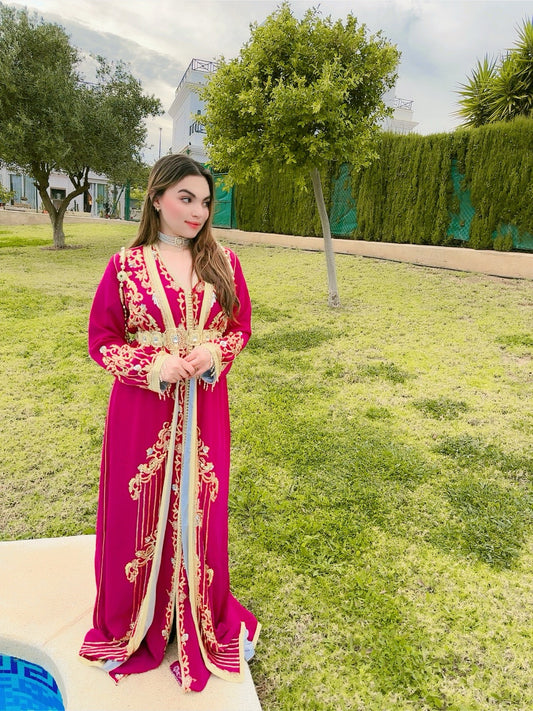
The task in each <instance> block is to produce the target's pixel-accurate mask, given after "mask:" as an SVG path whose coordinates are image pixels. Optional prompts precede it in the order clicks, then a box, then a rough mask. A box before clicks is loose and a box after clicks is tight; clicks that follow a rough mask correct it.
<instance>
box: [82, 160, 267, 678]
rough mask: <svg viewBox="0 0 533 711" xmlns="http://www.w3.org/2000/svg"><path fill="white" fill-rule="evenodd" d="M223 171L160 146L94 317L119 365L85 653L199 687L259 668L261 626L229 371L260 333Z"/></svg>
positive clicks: (93, 336)
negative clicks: (230, 224) (219, 226)
mask: <svg viewBox="0 0 533 711" xmlns="http://www.w3.org/2000/svg"><path fill="white" fill-rule="evenodd" d="M213 193H214V189H213V179H212V176H211V174H210V173H209V171H208V170H206V169H205V168H204V167H203V166H202V165H200V164H199V163H196V162H195V161H193V160H192V159H190V158H189V157H188V156H184V155H180V154H176V155H169V156H165V157H163V158H160V159H159V160H158V161H157V163H156V164H155V166H154V168H153V170H152V172H151V175H150V179H149V183H148V190H147V197H146V200H145V204H144V208H143V214H142V218H141V222H140V226H139V232H138V236H137V239H136V240H135V242H134V243H133V245H132V247H131V248H129V249H127V250H123V251H122V252H121V253H120V254H117V255H115V256H114V257H113V258H112V259H111V260H110V262H109V264H108V266H107V269H106V271H105V273H104V275H103V277H102V280H101V282H100V285H99V286H98V289H97V291H96V295H95V297H94V302H93V305H92V309H91V314H90V320H89V352H90V355H91V357H92V358H93V359H94V360H95V361H96V362H97V363H98V364H99V365H101V366H102V367H104V368H105V369H106V370H108V371H109V372H110V373H111V374H112V375H113V376H114V378H115V380H114V383H113V387H112V391H111V396H110V400H109V408H108V413H107V418H106V425H105V432H104V445H103V453H102V466H101V479H100V492H99V504H98V516H97V527H96V560H95V565H96V585H97V597H96V603H95V609H94V618H93V629H91V630H90V631H89V632H88V633H87V635H86V637H85V641H84V644H83V646H82V648H81V650H80V654H81V656H82V657H84V658H85V659H87V660H89V661H91V662H95V663H98V664H100V665H101V666H103V668H104V669H105V670H106V671H108V672H109V673H110V674H111V676H112V677H113V678H114V679H115V680H118V679H119V678H120V677H121V676H123V675H126V674H130V673H138V672H143V671H147V670H148V669H152V668H154V667H156V666H158V665H159V664H160V663H161V661H162V659H163V656H164V654H165V651H166V648H167V645H168V644H169V638H170V637H171V631H172V629H173V627H174V626H175V632H176V635H175V637H176V639H175V643H174V642H172V645H174V644H175V647H174V651H173V656H174V657H175V661H173V662H172V663H171V669H172V671H173V673H174V674H175V676H176V678H177V679H178V681H179V683H180V684H181V686H182V687H183V689H185V690H187V691H188V690H193V691H201V690H202V689H203V688H204V686H205V684H206V683H207V680H208V678H209V675H210V674H211V673H212V674H215V675H217V676H219V677H222V678H224V679H228V680H236V681H239V680H241V679H242V678H243V666H244V661H245V660H247V659H249V658H250V657H251V656H252V654H253V651H254V645H255V643H256V640H257V637H258V635H259V629H260V625H259V624H258V622H257V620H256V619H255V617H254V616H253V615H252V613H251V612H249V611H248V610H246V609H245V608H244V607H243V606H242V605H241V604H240V603H239V602H238V601H237V600H236V599H235V598H234V597H233V596H232V594H231V592H230V588H229V572H228V550H227V544H228V540H227V538H228V512H227V503H228V486H229V463H230V429H229V410H228V393H227V384H226V375H227V373H228V371H229V369H230V367H231V364H232V362H233V360H234V358H235V357H236V356H237V355H238V354H239V352H240V351H241V350H242V349H243V348H244V346H245V345H246V343H247V341H248V339H249V337H250V318H251V305H250V298H249V295H248V290H247V287H246V282H245V280H244V276H243V273H242V270H241V266H240V263H239V260H238V259H237V257H236V255H235V254H234V253H233V252H232V251H231V250H229V249H226V248H222V247H221V246H220V245H219V244H218V243H217V242H216V240H215V239H214V237H213V234H212V231H211V216H212V212H213V207H214V194H213Z"/></svg>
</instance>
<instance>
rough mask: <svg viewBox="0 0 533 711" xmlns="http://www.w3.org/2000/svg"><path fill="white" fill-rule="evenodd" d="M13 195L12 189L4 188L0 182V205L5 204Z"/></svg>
mask: <svg viewBox="0 0 533 711" xmlns="http://www.w3.org/2000/svg"><path fill="white" fill-rule="evenodd" d="M14 197H15V191H14V190H8V189H7V188H4V186H3V185H2V184H0V205H5V204H6V203H8V202H9V201H10V200H12V199H13V198H14Z"/></svg>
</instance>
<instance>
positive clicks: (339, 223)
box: [329, 163, 357, 237]
mask: <svg viewBox="0 0 533 711" xmlns="http://www.w3.org/2000/svg"><path fill="white" fill-rule="evenodd" d="M351 182H352V181H351V177H350V168H349V166H348V164H347V163H343V164H342V165H341V168H340V171H339V174H338V176H337V177H336V178H334V179H333V186H332V191H331V210H330V215H329V225H330V229H331V234H332V235H334V236H336V237H349V236H352V235H353V233H354V232H355V230H356V229H357V206H356V204H355V200H354V197H353V195H352V185H351Z"/></svg>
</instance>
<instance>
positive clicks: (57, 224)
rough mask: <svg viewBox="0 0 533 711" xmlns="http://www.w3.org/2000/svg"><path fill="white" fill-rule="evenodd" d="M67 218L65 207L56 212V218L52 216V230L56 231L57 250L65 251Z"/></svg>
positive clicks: (55, 242)
mask: <svg viewBox="0 0 533 711" xmlns="http://www.w3.org/2000/svg"><path fill="white" fill-rule="evenodd" d="M64 217H65V210H64V209H63V206H61V207H60V208H59V210H56V214H55V216H52V215H51V214H50V220H51V222H52V229H53V231H54V247H55V248H56V249H65V247H66V244H65V233H64V231H63V218H64Z"/></svg>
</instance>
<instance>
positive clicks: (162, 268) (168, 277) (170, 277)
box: [152, 246, 200, 294]
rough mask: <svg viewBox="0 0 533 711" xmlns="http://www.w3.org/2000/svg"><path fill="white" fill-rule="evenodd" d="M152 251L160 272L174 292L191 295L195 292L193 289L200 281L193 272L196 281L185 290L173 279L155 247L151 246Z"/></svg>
mask: <svg viewBox="0 0 533 711" xmlns="http://www.w3.org/2000/svg"><path fill="white" fill-rule="evenodd" d="M152 249H153V251H154V252H155V255H156V258H157V261H158V263H159V266H160V268H161V271H162V272H163V273H164V274H165V276H166V277H167V279H168V280H169V282H170V284H171V286H172V288H173V289H174V290H175V291H183V293H184V294H192V293H193V292H194V291H195V289H196V287H197V286H198V284H199V283H200V279H198V276H197V274H196V272H193V276H194V277H196V281H195V282H194V284H193V285H192V286H191V288H190V289H186V288H185V287H184V286H183V285H182V284H180V283H179V282H178V280H177V279H175V278H174V277H173V276H172V274H171V273H170V271H169V269H168V267H167V265H166V264H165V262H164V260H163V257H162V256H161V254H160V252H159V250H158V249H157V247H155V246H152Z"/></svg>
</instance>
